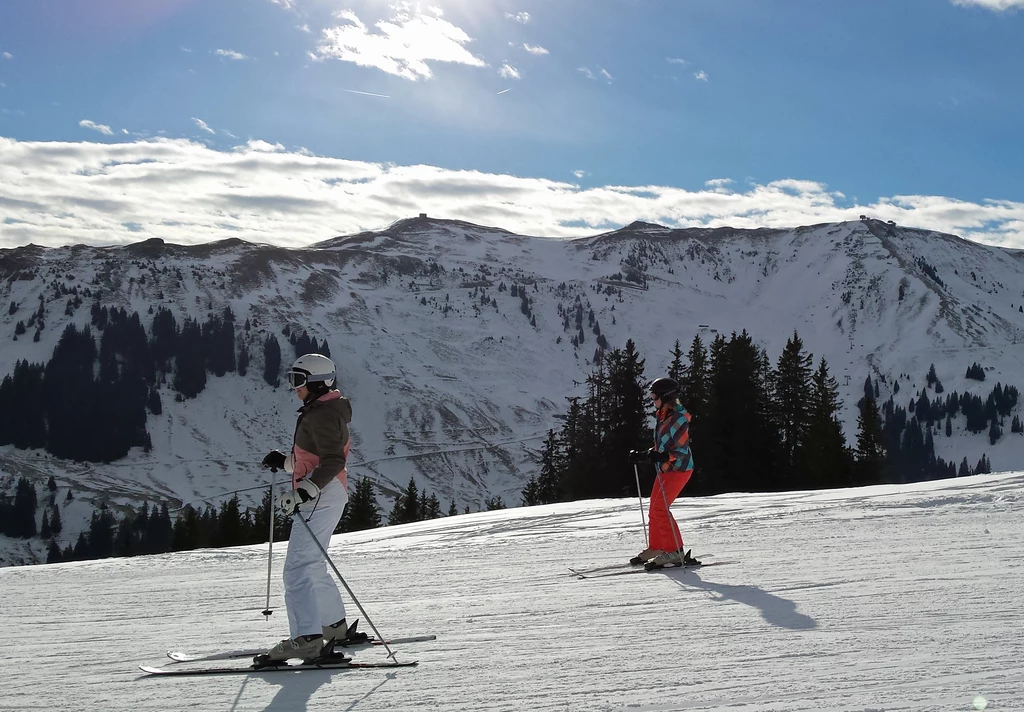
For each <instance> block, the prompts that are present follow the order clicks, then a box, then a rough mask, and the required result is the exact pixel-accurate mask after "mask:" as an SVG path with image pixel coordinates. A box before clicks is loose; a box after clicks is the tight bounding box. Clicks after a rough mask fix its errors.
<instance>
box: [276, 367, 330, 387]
mask: <svg viewBox="0 0 1024 712" xmlns="http://www.w3.org/2000/svg"><path fill="white" fill-rule="evenodd" d="M285 378H286V379H287V380H288V385H289V386H291V387H292V388H302V387H303V386H308V385H309V382H310V381H317V382H319V381H333V380H334V378H335V373H334V371H331V372H330V373H325V374H319V375H317V376H312V375H311V374H309V373H306V372H305V371H298V370H291V371H288V373H286V374H285Z"/></svg>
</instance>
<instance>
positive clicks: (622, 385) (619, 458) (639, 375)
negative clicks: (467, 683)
mask: <svg viewBox="0 0 1024 712" xmlns="http://www.w3.org/2000/svg"><path fill="white" fill-rule="evenodd" d="M604 363H605V365H606V367H607V381H606V383H607V388H606V390H605V391H604V398H605V403H604V404H602V405H601V406H600V408H601V411H602V412H603V414H604V421H603V422H604V427H603V428H602V429H601V430H602V431H603V432H600V431H599V432H600V452H601V455H602V462H601V467H600V469H599V470H598V471H597V472H596V473H595V474H596V475H597V478H599V479H598V485H599V488H598V490H597V491H596V492H595V494H596V495H597V496H609V497H615V496H623V495H626V494H637V493H636V491H635V489H636V477H635V476H634V474H633V468H632V467H631V466H630V464H629V451H630V450H636V449H638V448H641V447H644V445H645V444H646V443H649V442H650V438H651V434H650V429H649V427H648V425H647V409H646V406H645V400H646V397H647V393H646V391H647V388H646V385H645V383H644V359H642V358H641V357H640V354H639V353H638V352H637V350H636V346H635V344H634V343H633V341H632V340H628V341H626V348H625V349H622V350H620V349H612V350H611V351H609V352H608V353H607V354H606V355H605V358H604Z"/></svg>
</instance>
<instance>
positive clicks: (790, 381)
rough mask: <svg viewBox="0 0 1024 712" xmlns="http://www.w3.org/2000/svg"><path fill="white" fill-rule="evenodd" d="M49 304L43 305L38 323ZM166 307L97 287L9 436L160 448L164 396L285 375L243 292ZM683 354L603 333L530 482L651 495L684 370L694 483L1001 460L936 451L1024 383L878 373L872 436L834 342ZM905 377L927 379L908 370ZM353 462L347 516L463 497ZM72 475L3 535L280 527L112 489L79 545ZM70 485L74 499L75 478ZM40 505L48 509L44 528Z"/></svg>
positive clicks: (527, 501) (223, 541) (79, 450)
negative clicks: (826, 349) (823, 349)
mask: <svg viewBox="0 0 1024 712" xmlns="http://www.w3.org/2000/svg"><path fill="white" fill-rule="evenodd" d="M524 303H525V302H524ZM69 308H71V307H70V302H69ZM40 311H42V306H40ZM43 316H44V315H43V314H42V313H38V312H37V313H34V314H33V317H34V319H33V324H34V326H35V327H36V328H37V335H38V328H40V327H41V320H42V318H43ZM149 317H150V318H149V329H148V330H147V329H146V327H145V326H144V325H143V318H142V317H140V315H139V314H138V313H137V312H133V313H131V314H129V313H127V312H126V311H125V310H124V309H115V308H108V307H105V306H101V304H100V301H99V300H98V299H97V301H96V302H94V303H93V305H92V308H91V323H90V325H89V326H86V327H83V328H78V327H76V326H75V325H73V324H72V325H69V326H68V327H67V328H66V329H65V330H64V332H63V333H62V335H61V337H60V340H59V342H58V343H57V345H56V347H55V348H54V350H53V353H52V355H51V357H50V359H49V361H47V362H46V363H29V362H26V361H19V362H18V363H17V364H16V365H15V368H14V371H13V373H11V374H9V375H7V376H6V377H5V378H4V379H3V381H2V382H0V445H13V446H14V447H16V448H19V449H30V448H39V449H45V450H46V451H47V452H49V453H51V454H53V455H54V456H57V457H60V458H65V459H69V460H75V461H86V462H106V463H109V462H112V461H114V460H117V459H119V458H122V457H124V456H125V455H126V454H127V453H128V451H129V450H130V449H131V448H132V447H141V448H143V449H145V450H147V451H148V449H149V448H150V447H151V443H150V438H149V434H148V433H147V431H146V421H147V414H148V413H149V414H160V413H161V412H162V398H165V397H173V398H174V399H176V400H179V401H180V400H185V399H190V398H195V397H196V396H197V395H198V394H199V393H200V392H202V391H203V389H204V388H205V386H206V383H207V378H208V377H210V376H212V377H219V376H223V375H225V374H226V373H231V372H234V373H238V374H239V375H242V376H245V375H247V370H248V368H249V363H250V351H251V350H254V349H262V352H263V353H262V360H263V364H264V367H263V372H262V374H260V376H259V377H262V378H263V379H264V380H265V381H266V383H268V384H270V385H272V386H275V387H276V386H279V385H280V374H281V371H282V358H283V357H282V354H281V343H280V342H279V341H278V338H277V336H276V335H274V334H269V335H266V336H265V337H264V336H257V334H256V329H257V328H258V324H254V323H250V321H249V320H246V321H245V323H244V325H243V326H239V325H237V324H236V321H235V316H234V314H233V313H232V311H231V309H230V308H225V309H224V310H223V311H221V312H219V313H218V312H211V313H210V314H209V315H208V317H207V319H206V320H205V321H203V322H200V321H198V320H194V319H191V318H188V317H186V318H185V319H184V321H183V322H181V323H178V321H177V319H176V318H175V317H174V315H173V314H172V313H171V312H170V311H169V310H168V309H166V308H163V307H160V308H158V309H155V310H154V309H153V308H150V310H149ZM21 333H25V332H24V329H22V330H21ZM95 334H98V343H97V336H96V335H95ZM17 335H18V334H17V333H16V334H15V338H17ZM282 336H283V337H284V339H286V340H287V341H288V342H289V343H290V345H291V346H292V348H293V350H294V353H295V355H296V356H298V355H301V354H303V353H310V352H318V353H322V354H324V355H326V356H330V349H329V347H328V345H327V342H326V341H323V342H320V341H318V340H317V339H316V338H310V337H309V335H308V333H307V332H306V331H303V332H302V333H301V334H299V333H297V332H296V331H295V330H291V329H288V328H286V329H284V331H283V332H282ZM671 356H672V361H671V365H670V367H669V372H668V374H662V373H657V374H651V373H647V372H645V361H644V359H643V357H642V356H641V354H640V353H638V351H637V350H636V347H635V345H634V344H633V342H632V341H628V342H627V343H626V345H625V348H623V349H611V350H606V349H605V348H603V345H599V348H598V350H597V351H596V352H595V356H594V367H593V371H592V372H591V374H590V375H589V376H588V377H587V379H586V387H587V394H586V396H585V397H573V398H569V399H568V407H567V412H566V414H565V415H564V419H563V420H562V425H561V428H560V429H558V430H555V429H552V430H550V431H549V432H548V434H547V438H546V439H545V442H544V445H543V447H542V449H541V452H540V454H539V463H538V470H537V472H536V473H535V474H534V475H533V476H532V477H531V478H530V480H529V481H528V482H527V483H526V486H525V487H524V489H523V491H522V493H521V502H522V504H523V505H534V504H544V503H552V502H560V501H569V500H576V499H589V498H595V497H623V496H636V495H637V480H636V475H635V473H634V469H633V466H632V465H630V464H629V463H628V461H627V454H628V452H629V451H630V450H631V449H646V448H647V447H649V446H650V443H651V439H652V433H651V428H650V416H651V412H650V403H649V400H648V397H647V384H648V383H649V382H650V380H651V379H652V378H654V377H657V376H661V375H669V376H670V377H672V378H675V379H676V380H677V381H678V382H679V383H680V384H681V398H680V400H681V401H682V403H683V404H684V406H685V407H686V408H687V410H688V411H689V412H690V413H691V415H692V417H693V419H692V422H691V423H690V441H691V446H692V449H693V453H694V459H695V464H696V469H695V471H694V476H693V478H692V479H691V481H690V483H689V484H688V486H687V487H686V489H685V490H684V492H683V495H684V496H699V495H710V494H717V493H723V492H735V491H747V492H763V491H781V490H794V489H817V488H832V487H849V486H859V485H870V484H879V483H904V482H914V481H920V480H928V479H937V478H942V477H955V476H964V475H969V474H976V473H984V472H988V471H989V469H990V465H989V462H988V459H987V457H986V456H982V458H981V459H980V460H979V461H978V462H977V463H970V462H968V461H967V458H966V457H965V458H962V459H961V460H960V462H959V463H956V462H946V461H944V460H943V459H942V458H939V457H936V456H935V438H937V437H950V436H952V425H953V422H954V420H956V419H959V418H960V417H961V416H962V417H963V419H964V423H965V425H964V429H966V430H968V431H970V432H972V433H974V434H979V435H980V434H982V433H984V434H985V437H987V438H988V439H989V441H990V443H992V444H994V443H995V442H997V441H998V440H999V439H1000V438H1002V437H1004V436H1005V435H1004V431H1005V429H1006V428H1007V424H1006V420H1007V419H1008V418H1009V417H1010V415H1011V413H1012V411H1013V409H1014V408H1015V407H1016V405H1017V401H1018V391H1017V389H1016V387H1014V386H1009V385H1003V384H1001V383H996V384H995V385H994V386H992V388H991V389H990V390H989V392H988V393H987V394H986V395H985V396H984V397H983V396H982V395H977V394H973V393H970V392H964V393H962V394H958V393H956V392H953V393H948V394H947V393H945V390H944V388H943V386H942V383H941V382H940V381H939V379H938V377H937V375H936V373H935V368H934V366H932V367H931V369H930V370H929V372H928V374H927V375H925V376H924V378H923V382H924V387H923V388H921V389H919V390H917V391H916V392H914V393H913V394H906V393H905V394H904V396H903V398H904V400H901V401H900V402H897V400H896V398H897V396H898V394H899V393H900V379H899V378H897V379H895V380H894V381H893V383H892V387H891V389H889V390H891V391H892V393H893V395H892V396H890V397H889V398H887V399H885V400H880V399H879V383H878V380H877V378H872V377H871V376H870V375H869V376H868V377H867V378H866V379H865V382H864V390H863V395H862V397H861V398H860V399H859V401H858V403H857V404H856V407H857V409H858V413H859V415H858V419H857V426H858V427H857V436H856V441H855V442H854V443H848V442H847V441H846V438H845V436H844V434H843V429H842V427H841V424H840V418H839V415H840V412H841V409H842V407H843V404H842V403H841V402H840V401H839V397H838V392H839V388H838V385H837V382H836V380H835V378H834V377H833V376H832V375H831V373H830V371H829V367H828V363H827V362H826V361H825V359H824V358H822V359H819V360H818V361H817V363H815V361H814V357H813V355H812V354H809V353H807V352H806V351H805V349H804V347H803V342H802V341H801V339H800V337H799V335H798V334H797V333H794V334H793V336H792V337H791V338H790V339H789V340H788V341H787V344H786V346H785V348H784V349H783V351H782V353H781V354H779V356H778V357H777V359H776V360H775V362H774V363H773V362H772V361H771V359H770V357H769V355H768V354H767V352H766V351H765V350H764V349H761V348H758V346H757V345H756V344H755V343H754V341H753V339H752V338H751V337H750V336H749V335H748V334H747V333H746V332H745V331H744V332H743V333H741V334H736V333H733V334H732V335H731V337H730V338H728V339H726V338H725V337H724V336H722V335H718V336H716V338H715V339H714V340H713V341H712V342H711V343H710V344H709V345H708V346H705V344H704V343H703V342H702V341H701V339H700V337H699V336H696V337H694V339H693V342H692V343H691V345H690V348H689V350H688V351H687V352H686V353H683V351H682V349H681V347H680V342H679V341H676V342H675V345H674V348H673V350H672V352H671ZM901 376H905V377H906V378H907V379H909V380H912V379H911V377H910V376H909V375H908V374H901ZM966 376H967V378H969V379H973V380H975V381H978V382H979V383H981V382H983V381H984V380H985V373H984V368H983V367H982V366H981V365H979V364H978V363H972V364H971V365H970V366H968V367H967V371H966ZM883 380H884V379H883ZM908 395H909V397H908ZM1009 432H1010V434H1021V433H1024V427H1022V424H1021V420H1020V417H1019V415H1013V418H1012V421H1011V422H1010V424H1009ZM639 474H640V490H641V494H648V493H649V492H650V489H651V485H652V482H653V478H654V468H653V466H649V465H644V466H641V467H640V473H639ZM354 479H355V480H356V481H355V482H353V483H352V486H350V489H351V492H352V494H351V498H350V503H349V506H348V508H347V509H346V512H345V515H344V517H343V519H342V521H341V523H340V524H339V527H338V531H339V532H341V531H356V530H360V529H367V528H373V527H377V526H381V525H382V524H384V523H386V524H389V525H390V524H402V523H406V522H413V521H420V520H425V519H432V518H436V517H440V516H445V515H447V516H450V515H454V514H458V513H459V511H458V509H457V507H456V505H455V502H454V501H451V502H450V505H449V506H448V507H447V509H446V510H444V511H442V506H441V503H440V501H439V500H438V499H437V497H436V495H434V494H429V495H428V494H427V493H426V492H422V493H421V492H420V491H419V490H418V489H417V487H416V483H415V480H414V479H410V481H409V484H408V486H407V488H406V489H405V490H403V491H401V492H398V493H397V495H396V496H395V497H394V501H393V507H392V510H391V512H390V514H388V515H386V516H383V514H382V512H381V510H380V507H379V505H378V503H377V497H378V492H377V491H376V490H375V487H376V485H375V484H374V483H373V482H372V481H371V480H369V479H367V478H358V477H355V478H354ZM55 492H56V486H55V483H54V482H53V478H50V481H49V483H47V487H46V489H45V490H44V492H43V493H42V496H40V493H39V492H37V488H36V486H35V485H34V484H33V483H32V482H31V481H30V480H29V479H27V478H24V477H22V478H20V479H19V480H18V482H17V485H16V488H15V492H14V494H13V496H11V495H5V496H2V497H0V523H2V524H0V534H5V535H7V536H11V537H18V538H32V537H41V538H42V539H44V540H49V541H50V548H49V554H48V557H47V560H48V561H68V560H81V559H88V558H103V557H107V556H132V555H137V554H152V553H161V552H166V551H181V550H186V549H195V548H201V547H216V546H232V545H240V544H256V543H261V542H265V541H267V538H268V533H269V528H270V519H269V516H270V514H269V512H270V511H271V506H270V503H269V494H267V495H265V496H264V499H263V502H262V504H261V505H260V506H259V507H257V508H256V509H255V510H254V511H253V510H250V509H248V508H246V509H242V508H241V507H240V504H239V498H238V495H237V493H235V494H234V496H233V497H232V498H231V499H229V500H227V501H225V502H222V503H221V504H220V505H219V506H218V507H214V506H212V505H208V506H207V507H206V509H205V510H199V509H196V508H194V507H192V506H186V507H184V508H182V509H180V510H176V511H171V510H169V509H168V503H167V502H160V503H157V504H154V505H153V506H150V505H149V504H148V503H147V504H144V505H143V506H142V508H141V509H139V510H138V511H136V510H133V509H131V508H126V507H122V508H120V510H119V512H118V513H115V512H114V511H112V509H111V508H110V507H108V506H107V505H105V504H102V505H101V506H100V507H99V508H98V509H96V510H95V511H94V513H93V515H92V518H91V520H90V523H89V527H88V529H87V530H86V531H83V532H82V533H81V534H80V535H79V537H78V539H77V541H76V543H75V544H74V545H68V546H65V547H64V548H63V549H62V548H61V547H59V546H58V545H57V543H56V540H57V537H58V536H59V535H60V533H61V531H62V521H61V515H60V507H59V504H58V502H57V501H56V496H55ZM67 496H68V498H69V501H70V498H71V497H72V494H71V492H70V491H69V492H68V495H67ZM483 506H484V507H485V508H487V509H499V508H503V507H505V506H506V504H505V502H503V501H502V499H501V497H493V498H490V499H488V500H487V501H486V502H484V504H483ZM40 509H42V510H43V512H42V523H41V525H40V526H38V527H37V524H36V523H37V521H38V516H39V510H40ZM463 511H465V512H468V511H469V507H468V506H466V508H465V509H464V510H463ZM118 515H120V516H118ZM289 524H290V523H289V522H287V521H284V520H283V519H282V518H281V517H280V516H279V515H277V514H276V513H275V524H274V526H275V539H285V538H287V536H288V529H289Z"/></svg>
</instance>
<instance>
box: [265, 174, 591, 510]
mask: <svg viewBox="0 0 1024 712" xmlns="http://www.w3.org/2000/svg"><path fill="white" fill-rule="evenodd" d="M572 174H573V175H574V176H576V177H577V178H582V177H583V176H585V175H587V172H586V171H583V170H579V169H576V170H575V171H573V172H572ZM267 526H268V527H269V526H270V524H269V522H268V524H267Z"/></svg>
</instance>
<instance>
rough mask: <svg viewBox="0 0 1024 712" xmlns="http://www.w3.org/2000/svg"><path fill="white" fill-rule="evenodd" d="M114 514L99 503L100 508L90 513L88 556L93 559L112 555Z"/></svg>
mask: <svg viewBox="0 0 1024 712" xmlns="http://www.w3.org/2000/svg"><path fill="white" fill-rule="evenodd" d="M115 525H116V521H115V520H114V515H113V514H112V513H111V512H110V510H109V509H108V508H107V505H106V503H105V502H104V503H101V504H100V508H99V509H98V510H96V511H94V512H93V513H92V518H91V519H90V520H89V556H90V558H94V559H106V558H108V557H110V556H113V555H114V527H115Z"/></svg>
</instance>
